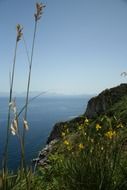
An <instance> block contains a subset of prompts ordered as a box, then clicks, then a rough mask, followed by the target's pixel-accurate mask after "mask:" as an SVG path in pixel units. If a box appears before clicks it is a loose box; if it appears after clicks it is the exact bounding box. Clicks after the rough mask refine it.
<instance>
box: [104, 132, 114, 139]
mask: <svg viewBox="0 0 127 190" xmlns="http://www.w3.org/2000/svg"><path fill="white" fill-rule="evenodd" d="M105 136H106V137H107V138H109V139H112V138H113V137H115V136H116V132H115V131H112V130H110V131H108V132H107V133H105Z"/></svg>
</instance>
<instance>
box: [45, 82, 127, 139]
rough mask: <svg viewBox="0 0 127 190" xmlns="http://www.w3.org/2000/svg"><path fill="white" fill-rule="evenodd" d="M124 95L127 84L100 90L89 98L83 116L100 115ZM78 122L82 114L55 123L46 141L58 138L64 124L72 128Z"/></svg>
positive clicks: (126, 90) (94, 116)
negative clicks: (96, 94) (66, 120)
mask: <svg viewBox="0 0 127 190" xmlns="http://www.w3.org/2000/svg"><path fill="white" fill-rule="evenodd" d="M126 95H127V84H121V85H119V86H117V87H114V88H111V89H106V90H104V91H103V92H101V93H100V94H99V95H98V96H96V97H94V98H91V99H90V100H89V102H88V105H87V108H86V112H85V113H84V114H83V116H86V117H88V118H91V119H92V118H93V119H94V118H96V117H97V116H99V115H100V114H101V115H102V114H104V113H106V112H107V110H108V109H109V108H110V107H111V106H113V105H114V104H116V103H117V102H119V101H120V100H121V99H122V98H123V97H124V96H126ZM80 122H82V116H79V117H77V118H75V119H73V120H71V121H68V122H61V123H57V124H56V125H55V126H54V127H53V130H52V131H51V134H50V136H49V138H48V140H47V143H50V142H51V141H52V140H54V139H59V138H60V136H61V131H62V130H63V127H64V125H65V124H68V126H69V127H70V128H71V129H74V127H75V123H80Z"/></svg>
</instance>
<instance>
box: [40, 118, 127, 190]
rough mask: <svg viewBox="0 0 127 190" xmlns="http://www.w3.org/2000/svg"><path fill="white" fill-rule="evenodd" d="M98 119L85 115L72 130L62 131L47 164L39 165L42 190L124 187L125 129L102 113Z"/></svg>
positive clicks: (103, 189)
mask: <svg viewBox="0 0 127 190" xmlns="http://www.w3.org/2000/svg"><path fill="white" fill-rule="evenodd" d="M99 122H100V123H97V124H96V125H95V124H93V122H92V121H88V122H87V123H86V119H85V120H84V123H82V124H81V125H80V126H78V128H77V132H76V133H74V134H73V133H70V134H68V133H67V134H66V135H65V131H64V135H63V139H62V140H61V142H59V145H60V146H59V147H58V148H57V151H56V150H55V152H54V153H52V154H51V156H50V157H49V161H50V165H49V166H48V167H46V168H44V169H42V176H43V180H42V184H43V187H44V189H45V190H61V189H62V190H65V189H67V190H79V189H80V190H116V189H117V190H118V189H123V190H124V189H126V188H127V178H126V177H127V176H126V174H127V167H126V165H127V161H126V151H125V149H124V142H125V140H126V138H127V129H126V128H125V127H124V126H123V125H122V124H120V123H119V121H117V120H116V118H115V119H114V120H113V119H110V118H108V117H107V116H104V117H102V118H101V119H100V121H99ZM76 136H77V138H76ZM123 168H124V169H123Z"/></svg>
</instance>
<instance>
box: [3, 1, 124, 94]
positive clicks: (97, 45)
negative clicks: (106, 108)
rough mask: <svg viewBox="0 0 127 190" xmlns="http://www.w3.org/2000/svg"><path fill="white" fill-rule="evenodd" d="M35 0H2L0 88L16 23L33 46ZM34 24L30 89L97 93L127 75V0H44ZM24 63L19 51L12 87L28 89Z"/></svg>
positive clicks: (5, 80)
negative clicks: (122, 73) (35, 33)
mask: <svg viewBox="0 0 127 190" xmlns="http://www.w3.org/2000/svg"><path fill="white" fill-rule="evenodd" d="M35 2H36V1H35V0H0V65H1V70H0V92H1V91H6V92H7V91H8V89H9V70H10V68H11V65H12V61H13V52H14V45H15V36H16V32H15V26H16V24H17V23H20V24H22V25H23V26H24V35H25V38H26V41H27V44H28V48H29V51H31V41H32V36H33V27H34V18H33V14H34V10H35V9H34V5H35ZM43 2H44V3H45V4H46V8H45V11H44V14H43V17H42V19H41V20H40V22H39V25H38V32H37V39H36V45H35V47H36V50H35V53H34V61H33V70H32V81H31V90H32V91H45V90H49V91H50V92H58V93H65V94H84V93H98V92H100V91H101V90H104V89H105V88H110V87H112V86H114V85H118V84H120V83H122V82H126V80H127V78H124V77H121V76H120V73H121V72H123V71H127V0H47V1H45V0H44V1H43ZM27 71H28V63H27V57H26V54H25V51H24V45H23V42H22V41H20V43H19V46H18V52H17V62H16V75H15V83H14V91H17V92H22V91H25V90H26V80H27V77H26V75H27Z"/></svg>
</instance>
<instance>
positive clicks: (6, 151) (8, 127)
mask: <svg viewBox="0 0 127 190" xmlns="http://www.w3.org/2000/svg"><path fill="white" fill-rule="evenodd" d="M17 45H18V41H17V40H16V44H15V51H14V60H13V66H12V76H11V85H10V94H9V103H10V102H12V92H13V83H14V76H15V64H16V55H17ZM10 116H11V107H10V106H9V107H8V117H7V133H6V141H5V148H4V154H3V163H2V164H3V176H4V182H5V184H4V187H5V189H6V173H7V160H8V144H9V137H10Z"/></svg>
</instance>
